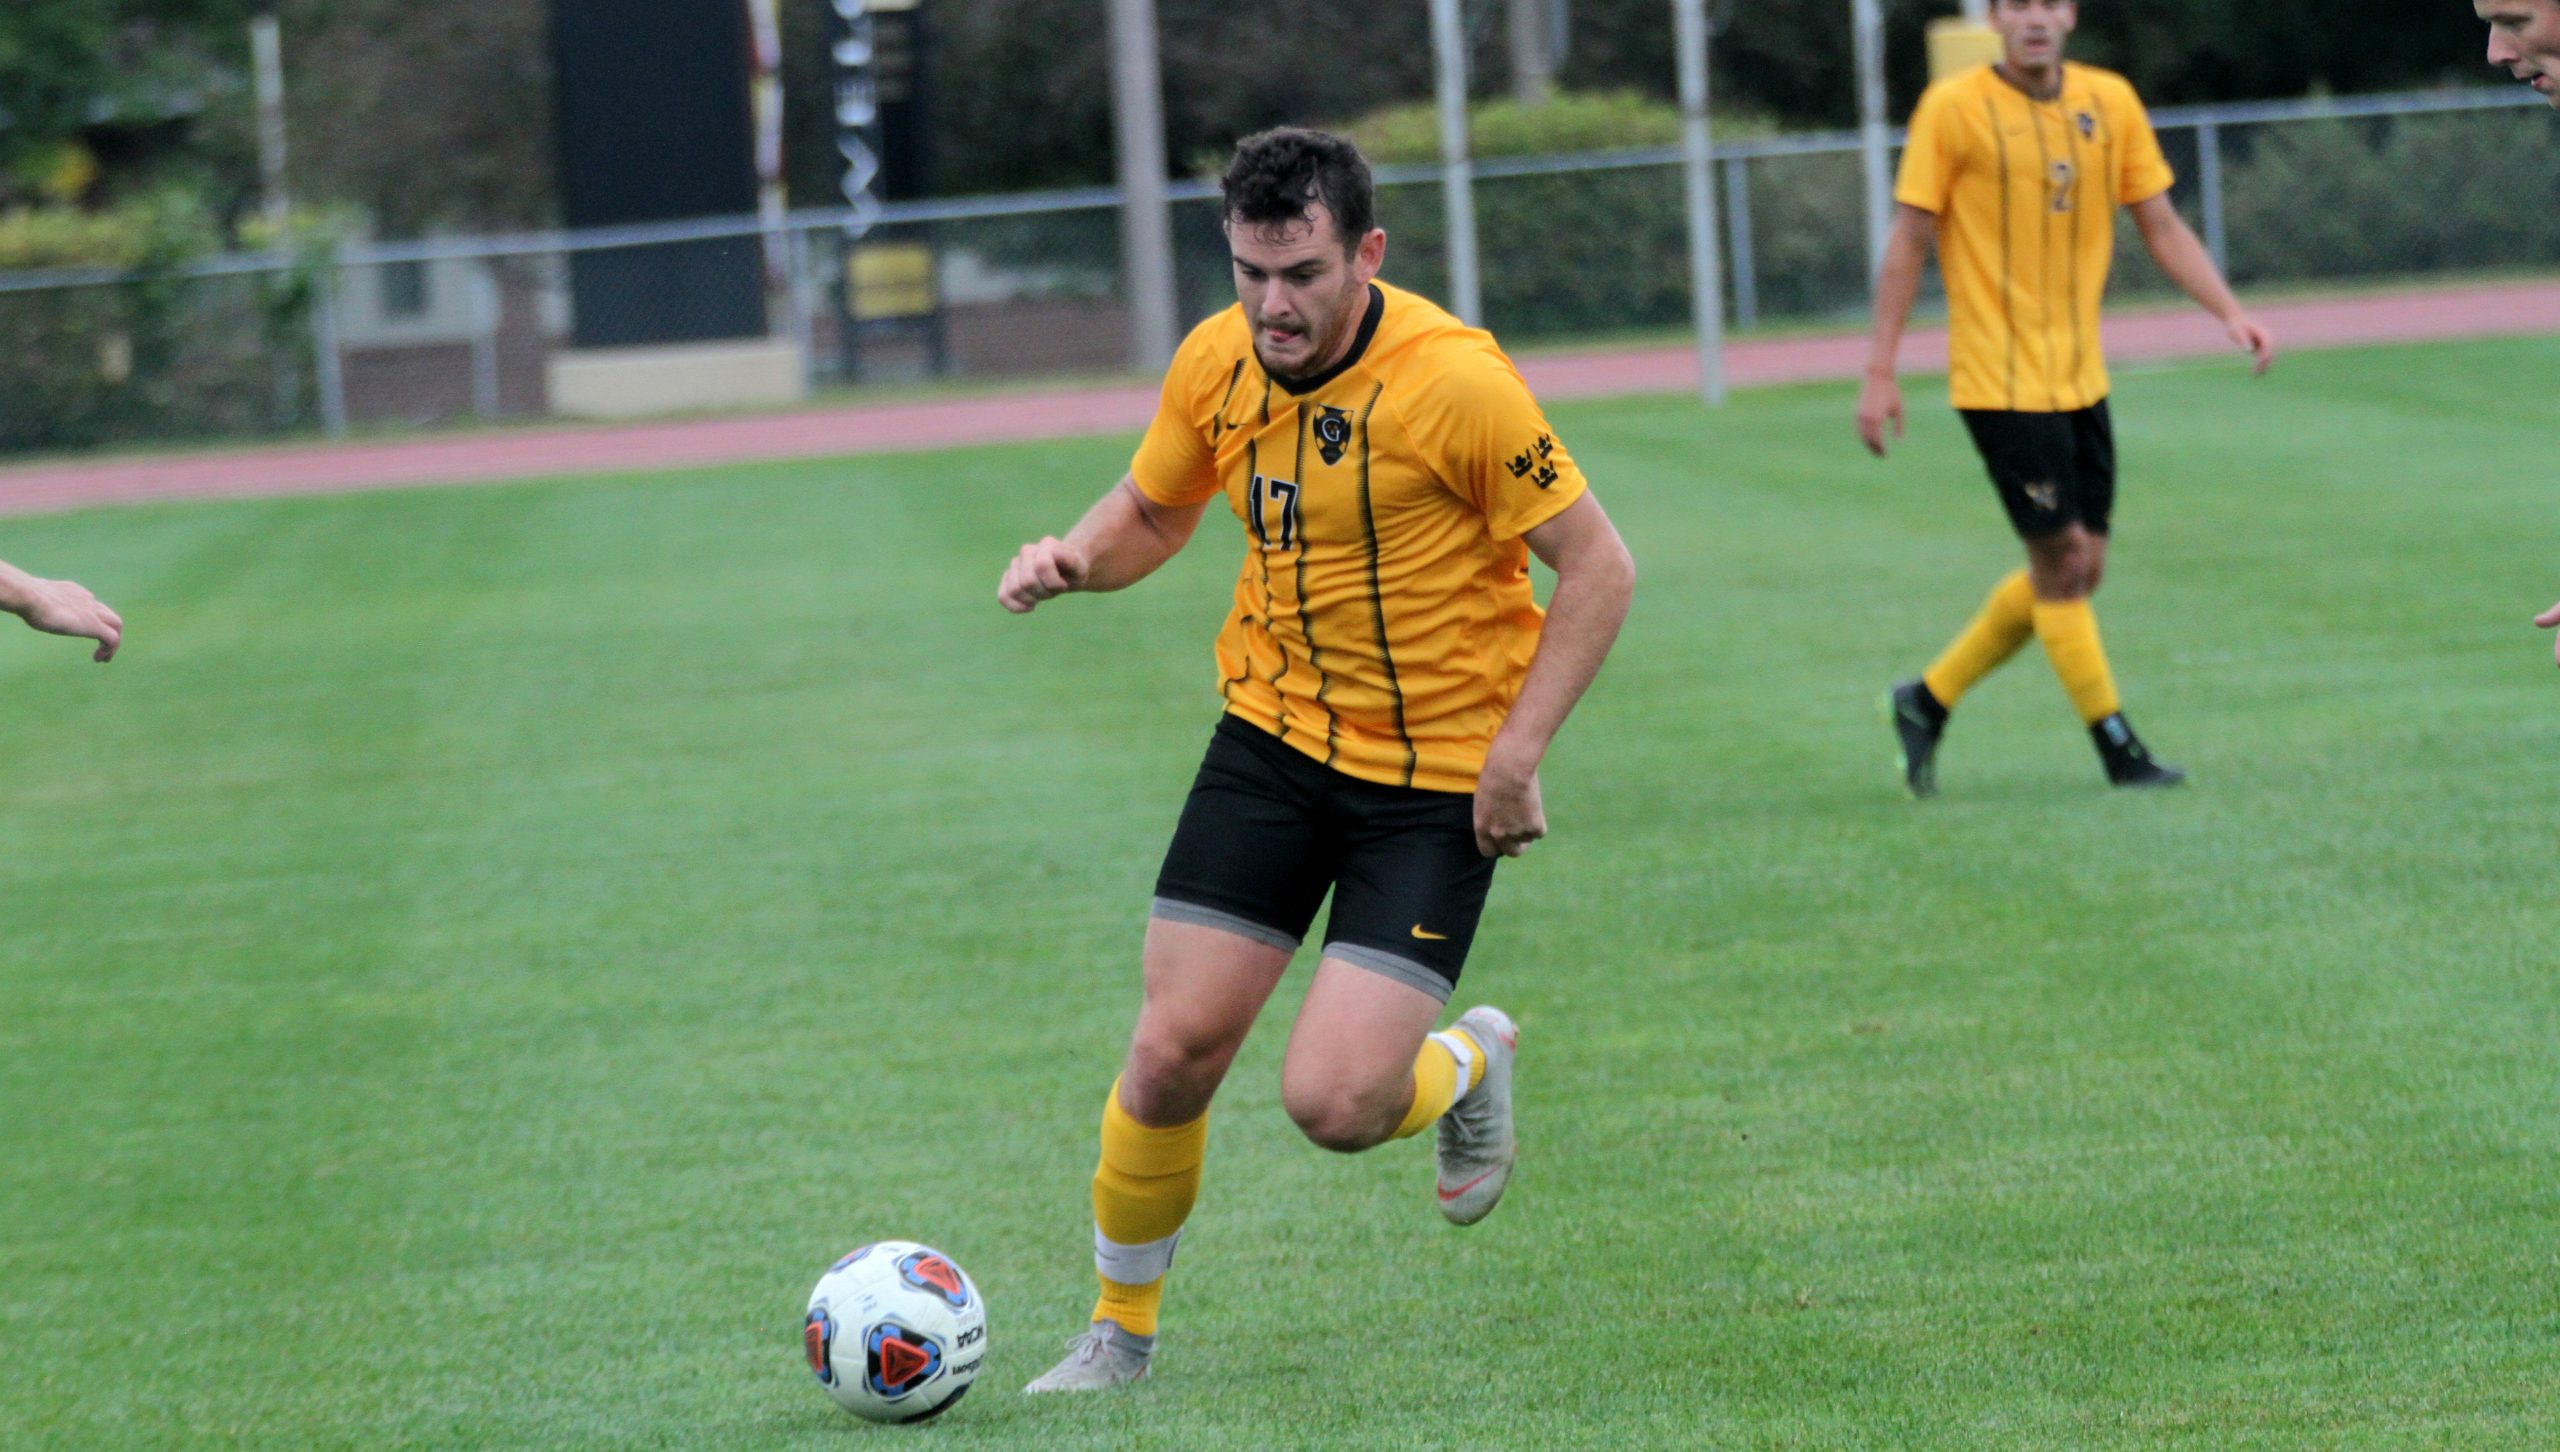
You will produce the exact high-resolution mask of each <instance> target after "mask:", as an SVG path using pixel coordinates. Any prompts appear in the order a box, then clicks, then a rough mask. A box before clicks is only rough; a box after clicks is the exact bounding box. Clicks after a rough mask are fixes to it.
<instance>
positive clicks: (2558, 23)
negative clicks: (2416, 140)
mask: <svg viewBox="0 0 2560 1452" xmlns="http://www.w3.org/2000/svg"><path fill="white" fill-rule="evenodd" d="M2472 8H2473V9H2474V10H2475V11H2477V12H2478V13H2479V16H2480V18H2481V19H2482V20H2485V21H2487V22H2488V23H2489V64H2491V65H2493V66H2497V67H2499V68H2501V69H2503V70H2504V71H2506V73H2507V74H2508V75H2511V76H2513V77H2515V78H2516V79H2517V80H2519V81H2522V82H2524V83H2525V84H2526V85H2528V86H2531V87H2533V88H2534V89H2535V90H2536V91H2539V92H2541V93H2542V98H2543V99H2544V100H2546V101H2549V102H2550V103H2551V104H2552V105H2553V106H2554V107H2555V108H2560V0H2472ZM2533 623H2534V624H2536V625H2539V626H2541V627H2542V628H2543V629H2545V630H2549V629H2550V628H2551V627H2553V626H2555V625H2560V605H2554V606H2552V607H2551V608H2550V609H2548V610H2545V611H2543V612H2542V613H2541V614H2539V615H2537V616H2535V617H2533ZM2552 658H2553V660H2554V661H2560V642H2555V643H2554V644H2553V646H2552Z"/></svg>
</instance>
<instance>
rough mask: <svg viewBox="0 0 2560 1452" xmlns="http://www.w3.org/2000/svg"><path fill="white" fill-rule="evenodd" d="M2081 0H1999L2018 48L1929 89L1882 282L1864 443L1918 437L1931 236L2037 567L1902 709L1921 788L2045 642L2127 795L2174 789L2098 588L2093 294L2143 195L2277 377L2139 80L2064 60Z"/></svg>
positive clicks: (1973, 405) (2000, 22)
mask: <svg viewBox="0 0 2560 1452" xmlns="http://www.w3.org/2000/svg"><path fill="white" fill-rule="evenodd" d="M2078 20H2079V12H2078V9H2077V7H2076V6H2074V5H2073V4H2071V3H2070V0H1993V3H1992V6H1991V23H1992V25H1993V26H1994V28H1996V29H1997V30H1998V31H1999V32H2000V39H2001V45H2002V52H2003V55H2002V59H2001V60H2000V61H1999V62H1998V63H1997V64H1996V65H1985V66H1977V67H1975V68H1973V69H1971V70H1969V71H1966V72H1964V73H1962V74H1959V75H1956V76H1952V77H1949V78H1948V79H1946V80H1944V81H1941V82H1939V83H1938V84H1936V85H1934V86H1931V87H1930V88H1929V90H1928V92H1927V94H1925V95H1923V96H1922V97H1921V98H1920V106H1919V109H1918V110H1916V111H1915V112H1913V114H1912V117H1911V139H1910V144H1909V146H1908V147H1907V148H1906V149H1905V150H1904V152H1903V157H1902V173H1901V176H1900V178H1899V180H1898V181H1897V182H1896V184H1895V187H1894V199H1895V202H1896V207H1895V214H1896V215H1895V219H1894V227H1893V234H1892V237H1891V239H1890V241H1889V242H1888V244H1887V246H1886V251H1885V260H1884V266H1883V269H1882V272H1881V273H1880V275H1879V277H1878V279H1877V284H1876V323H1875V348H1874V351H1873V353H1872V354H1871V355H1870V358H1869V360H1868V364H1867V374H1866V385H1865V387H1864V389H1863V390H1862V391H1861V392H1860V394H1859V396H1858V434H1859V436H1860V437H1861V438H1863V439H1864V440H1865V441H1866V445H1867V447H1868V448H1869V449H1871V450H1873V451H1874V452H1875V453H1876V454H1877V455H1878V456H1882V455H1883V454H1884V452H1885V447H1886V434H1887V430H1888V428H1890V430H1891V432H1892V433H1893V434H1894V435H1896V436H1899V435H1900V434H1901V432H1902V426H1903V414H1902V391H1901V388H1900V387H1899V386H1898V385H1897V384H1896V383H1895V382H1894V366H1895V361H1896V355H1897V354H1898V353H1899V351H1900V348H1901V343H1902V329H1903V324H1904V322H1905V320H1906V319H1907V318H1908V317H1909V316H1910V313H1911V303H1912V299H1913V297H1914V296H1916V295H1917V293H1918V291H1919V286H1920V269H1921V266H1922V264H1923V262H1924V261H1925V260H1926V258H1927V256H1928V248H1929V242H1930V238H1931V236H1932V234H1933V233H1934V234H1935V237H1936V240H1937V244H1938V257H1939V268H1940V271H1941V272H1942V273H1943V274H1944V275H1945V278H1946V283H1947V311H1948V334H1949V355H1950V359H1949V361H1950V365H1951V367H1950V373H1951V375H1952V376H1951V377H1950V379H1949V383H1950V391H1951V392H1952V394H1953V395H1954V401H1955V406H1956V409H1957V411H1958V412H1959V413H1961V414H1962V415H1963V416H1964V421H1965V426H1966V428H1967V429H1968V431H1970V432H1971V433H1972V435H1973V440H1974V445H1975V447H1976V448H1977V449H1979V450H1980V451H1981V454H1982V458H1983V462H1984V464H1985V465H1986V466H1988V468H1989V470H1990V473H1991V480H1992V483H1993V485H1994V487H1996V488H1997V489H1998V490H1999V493H2000V501H2001V504H2002V505H2003V506H2004V507H2005V508H2006V509H2007V511H2008V514H2009V520H2010V523H2011V524H2012V525H2013V526H2014V527H2015V528H2016V530H2017V532H2018V534H2019V536H2020V538H2022V539H2023V540H2024V541H2025V542H2026V550H2027V567H2026V568H2025V569H2024V570H2021V571H2018V572H2017V573H2015V574H2012V575H2010V576H2008V577H2007V578H2006V579H2003V580H2002V581H2001V582H2000V583H1999V585H1998V586H1997V587H1996V588H1994V589H1993V590H1992V592H1991V596H1990V599H1989V600H1988V601H1986V602H1985V603H1984V605H1983V607H1982V612H1981V614H1980V615H1978V616H1977V617H1976V618H1975V619H1974V621H1973V623H1972V624H1971V625H1970V626H1968V627H1967V628H1966V629H1965V631H1964V633H1963V634H1962V635H1960V636H1958V637H1957V638H1956V640H1955V642H1954V643H1953V644H1952V645H1950V646H1949V647H1948V648H1947V650H1946V652H1945V653H1944V654H1943V655H1941V656H1940V657H1939V658H1938V660H1937V662H1936V663H1935V664H1933V665H1931V666H1930V667H1929V669H1928V670H1927V672H1925V673H1924V674H1923V675H1921V676H1920V677H1919V678H1918V679H1916V680H1911V681H1906V682H1904V683H1903V684H1901V685H1899V686H1896V687H1895V688H1894V690H1893V693H1892V695H1891V697H1890V699H1889V701H1888V706H1889V708H1890V710H1891V713H1892V716H1893V723H1894V730H1895V735H1896V738H1897V741H1898V743H1899V745H1900V747H1901V750H1902V764H1903V776H1904V780H1905V782H1906V783H1907V784H1908V785H1909V787H1910V789H1911V792H1912V794H1913V795H1915V796H1924V797H1925V796H1929V795H1932V794H1934V793H1935V791H1936V790H1937V766H1936V760H1937V749H1938V742H1939V739H1940V737H1941V736H1942V735H1943V734H1944V732H1945V730H1946V724H1947V715H1948V713H1949V712H1950V711H1952V710H1953V709H1954V708H1955V704H1956V702H1957V701H1958V700H1960V699H1962V697H1963V695H1964V693H1965V691H1966V690H1968V689H1970V688H1971V687H1972V686H1973V684H1974V683H1975V682H1977V681H1979V680H1981V679H1982V678H1983V677H1984V676H1986V675H1989V674H1990V673H1991V672H1992V671H1993V670H1994V669H1996V668H1998V667H1999V665H2000V664H2001V663H2002V662H2003V661H2006V660H2007V659H2008V658H2009V657H2010V656H2011V655H2013V654H2015V653H2016V652H2017V650H2018V648H2019V647H2020V646H2022V645H2024V644H2025V643H2026V641H2027V637H2028V636H2030V635H2032V636H2034V637H2035V638H2036V639H2037V640H2038V641H2040V642H2042V643H2043V645H2044V649H2045V654H2046V656H2047V657H2048V658H2049V659H2050V660H2051V661H2052V663H2053V669H2054V672H2055V674H2057V675H2058V676H2060V677H2061V679H2062V686H2063V689H2064V691H2065V692H2066V693H2068V694H2069V696H2070V697H2071V702H2072V705H2073V706H2074V707H2076V708H2077V709H2078V710H2079V712H2080V719H2081V720H2082V722H2084V723H2085V724H2086V725H2087V726H2088V727H2089V732H2090V737H2091V739H2092V740H2093V741H2095V742H2096V744H2097V748H2098V755H2099V759H2100V761H2101V762H2102V763H2103V764H2104V765H2105V767H2106V772H2107V779H2108V780H2109V781H2110V782H2113V783H2114V784H2115V785H2117V786H2128V787H2145V786H2170V785H2175V784H2176V783H2177V782H2179V781H2181V780H2183V779H2184V777H2185V773H2183V772H2181V771H2179V770H2178V769H2176V768H2175V767H2170V766H2164V765H2162V764H2160V763H2159V762H2157V761H2154V760H2153V759H2152V757H2151V753H2150V752H2149V751H2148V750H2146V749H2145V748H2144V747H2143V744H2142V741H2141V739H2140V738H2139V737H2137V736H2135V735H2134V732H2133V728H2132V726H2131V725H2129V724H2128V723H2127V722H2126V720H2125V718H2124V713H2123V712H2122V711H2121V710H2120V709H2119V708H2118V703H2117V699H2116V688H2115V680H2114V677H2113V674H2112V673H2111V672H2110V670H2109V669H2108V666H2107V657H2106V652H2105V650H2104V648H2103V647H2102V646H2101V645H2100V644H2099V640H2098V624H2097V617H2096V616H2095V615H2093V614H2092V613H2091V611H2090V607H2089V597H2090V595H2091V594H2093V593H2094V592H2095V591H2096V590H2097V588H2098V582H2099V580H2100V578H2101V577H2102V576H2103V575H2104V573H2105V569H2106V558H2107V530H2108V523H2109V518H2110V515H2111V513H2112V510H2113V506H2114V502H2115V435H2114V430H2113V427H2112V425H2111V423H2110V420H2109V418H2108V415H2107V372H2106V363H2105V361H2104V359H2103V358H2102V357H2101V355H2100V351H2099V340H2098V303H2099V300H2100V299H2101V297H2103V296H2104V294H2105V292H2106V285H2107V266H2108V263H2109V261H2110V260H2111V258H2112V256H2113V254H2114V250H2115V212H2116V208H2117V207H2118V206H2123V207H2127V208H2130V209H2131V210H2132V213H2133V218H2134V222H2135V224H2136V225H2137V226H2138V227H2139V228H2140V230H2141V233H2142V240H2143V245H2144V246H2145V247H2146V248H2148V249H2149V250H2150V253H2151V256H2152V259H2153V260H2154V261H2156V262H2158V263H2159V264H2160V270H2161V271H2163V272H2165V273H2167V274H2168V275H2169V278H2170V280H2171V281H2173V282H2175V283H2177V284H2178V286H2179V287H2181V288H2183V289H2185V291H2186V292H2187V294H2188V296H2190V297H2193V298H2194V299H2195V300H2196V301H2197V302H2198V303H2201V304H2202V305H2203V306H2204V308H2205V310H2206V311H2208V312H2210V313H2212V314H2213V315H2214V316H2215V317H2216V318H2218V319H2220V320H2221V321H2222V323H2223V325H2224V327H2226V328H2227V329H2228V330H2229V331H2230V334H2231V341H2232V342H2233V343H2235V344H2237V345H2238V346H2240V347H2242V348H2244V349H2247V350H2248V351H2249V352H2250V353H2252V354H2253V355H2255V357H2256V360H2257V370H2258V371H2259V372H2261V373H2263V372H2265V371H2266V368H2267V365H2268V364H2269V363H2270V362H2271V361H2273V359H2274V357H2275V344H2274V343H2273V341H2272V340H2270V339H2269V337H2268V336H2267V332H2266V330H2265V329H2264V328H2261V327H2259V326H2258V325H2257V323H2255V322H2254V321H2252V320H2251V319H2250V317H2249V315H2248V313H2246V312H2245V311H2243V310H2242V308H2241V306H2240V304H2239V302H2238V301H2237V300H2235V299H2234V298H2233V297H2232V296H2231V289H2230V287H2229V286H2227V285H2226V284H2225V283H2224V282H2223V279H2222V274H2221V272H2220V271H2219V270H2218V269H2217V268H2216V267H2215V266H2214V265H2213V259H2212V257H2211V256H2209V255H2208V254H2207V253H2206V252H2205V249H2204V244H2202V243H2201V242H2199V241H2197V240H2196V235H2195V233H2194V232H2192V231H2191V230H2189V229H2188V227H2187V224H2186V223H2185V221H2183V220H2182V219H2180V217H2179V216H2178V213H2177V211H2176V209H2175V208H2173V207H2172V206H2171V205H2170V203H2169V184H2170V181H2171V179H2172V178H2171V175H2170V171H2169V164H2168V162H2167V161H2166V160H2165V159H2164V158H2163V157H2162V156H2161V154H2160V143H2159V141H2158V139H2157V138H2156V137H2155V136H2154V135H2153V134H2152V130H2151V120H2150V117H2149V116H2147V115H2146V114H2145V113H2144V111H2143V109H2142V102H2141V101H2140V100H2139V99H2138V98H2136V97H2135V95H2134V93H2133V87H2132V86H2130V85H2128V84H2126V82H2125V80H2124V78H2123V77H2121V76H2118V75H2115V74H2113V73H2112V72H2108V71H2102V70H2098V69H2096V68H2095V67H2091V66H2082V65H2071V64H2066V63H2065V62H2064V61H2063V59H2062V50H2063V43H2064V41H2065V40H2066V39H2067V38H2068V37H2069V36H2070V34H2071V31H2072V27H2073V26H2074V25H2076V24H2077V23H2078Z"/></svg>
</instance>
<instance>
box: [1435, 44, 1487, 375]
mask: <svg viewBox="0 0 2560 1452" xmlns="http://www.w3.org/2000/svg"><path fill="white" fill-rule="evenodd" d="M1431 44H1432V49H1433V50H1435V51H1436V52H1437V53H1438V57H1439V71H1438V77H1439V84H1438V92H1437V94H1438V98H1439V108H1440V170H1441V182H1440V188H1441V190H1440V202H1441V210H1442V212H1443V214H1444V215H1445V216H1446V217H1447V219H1448V228H1449V307H1450V310H1451V311H1453V312H1455V313H1456V314H1457V315H1458V316H1459V317H1460V318H1461V319H1463V320H1464V321H1465V322H1466V324H1467V326H1469V327H1471V328H1481V327H1483V326H1484V291H1483V288H1482V285H1481V284H1480V283H1479V281H1478V279H1477V275H1476V173H1475V163H1474V161H1473V160H1472V159H1470V157H1469V156H1468V154H1467V51H1466V44H1467V28H1466V24H1465V21H1464V19H1463V18H1462V17H1461V15H1460V14H1459V7H1458V0H1431Z"/></svg>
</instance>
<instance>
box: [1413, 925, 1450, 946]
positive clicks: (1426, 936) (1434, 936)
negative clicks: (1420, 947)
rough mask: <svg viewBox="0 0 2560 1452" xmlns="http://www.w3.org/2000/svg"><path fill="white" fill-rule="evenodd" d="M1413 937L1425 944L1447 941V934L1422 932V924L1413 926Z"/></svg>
mask: <svg viewBox="0 0 2560 1452" xmlns="http://www.w3.org/2000/svg"><path fill="white" fill-rule="evenodd" d="M1413 935H1414V936H1415V937H1417V938H1420V939H1421V940H1422V941H1424V942H1426V943H1445V942H1447V941H1449V935H1448V934H1447V933H1426V932H1424V931H1423V930H1422V924H1420V923H1415V924H1414V925H1413Z"/></svg>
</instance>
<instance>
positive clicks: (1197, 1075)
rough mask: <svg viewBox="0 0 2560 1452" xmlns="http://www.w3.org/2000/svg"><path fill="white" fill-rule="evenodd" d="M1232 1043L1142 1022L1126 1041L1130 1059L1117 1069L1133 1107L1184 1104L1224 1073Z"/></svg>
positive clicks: (1211, 1088)
mask: <svg viewBox="0 0 2560 1452" xmlns="http://www.w3.org/2000/svg"><path fill="white" fill-rule="evenodd" d="M1233 1053H1234V1046H1233V1045H1232V1044H1230V1043H1228V1042H1227V1041H1225V1040H1224V1039H1222V1038H1218V1037H1214V1036H1208V1035H1199V1034H1186V1033H1182V1032H1179V1031H1177V1030H1173V1029H1169V1028H1166V1027H1163V1026H1161V1025H1149V1024H1144V1023H1141V1024H1140V1025H1139V1027H1138V1032H1137V1033H1136V1034H1134V1035H1132V1036H1131V1038H1130V1040H1129V1062H1128V1064H1127V1065H1126V1066H1125V1067H1123V1068H1122V1069H1121V1071H1120V1083H1121V1088H1122V1091H1123V1093H1124V1094H1125V1095H1127V1096H1128V1097H1129V1098H1130V1099H1132V1100H1133V1101H1134V1102H1133V1104H1132V1107H1133V1108H1136V1107H1139V1106H1140V1105H1143V1104H1148V1103H1156V1102H1167V1101H1170V1102H1180V1103H1187V1102H1189V1101H1191V1100H1193V1099H1197V1098H1201V1097H1205V1096H1206V1095H1207V1094H1209V1093H1210V1092H1212V1091H1214V1090H1215V1089H1216V1088H1217V1086H1218V1080H1219V1079H1220V1078H1221V1077H1222V1076H1223V1075H1224V1074H1225V1072H1226V1066H1227V1060H1228V1059H1229V1058H1230V1057H1231V1056H1232V1055H1233Z"/></svg>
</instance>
